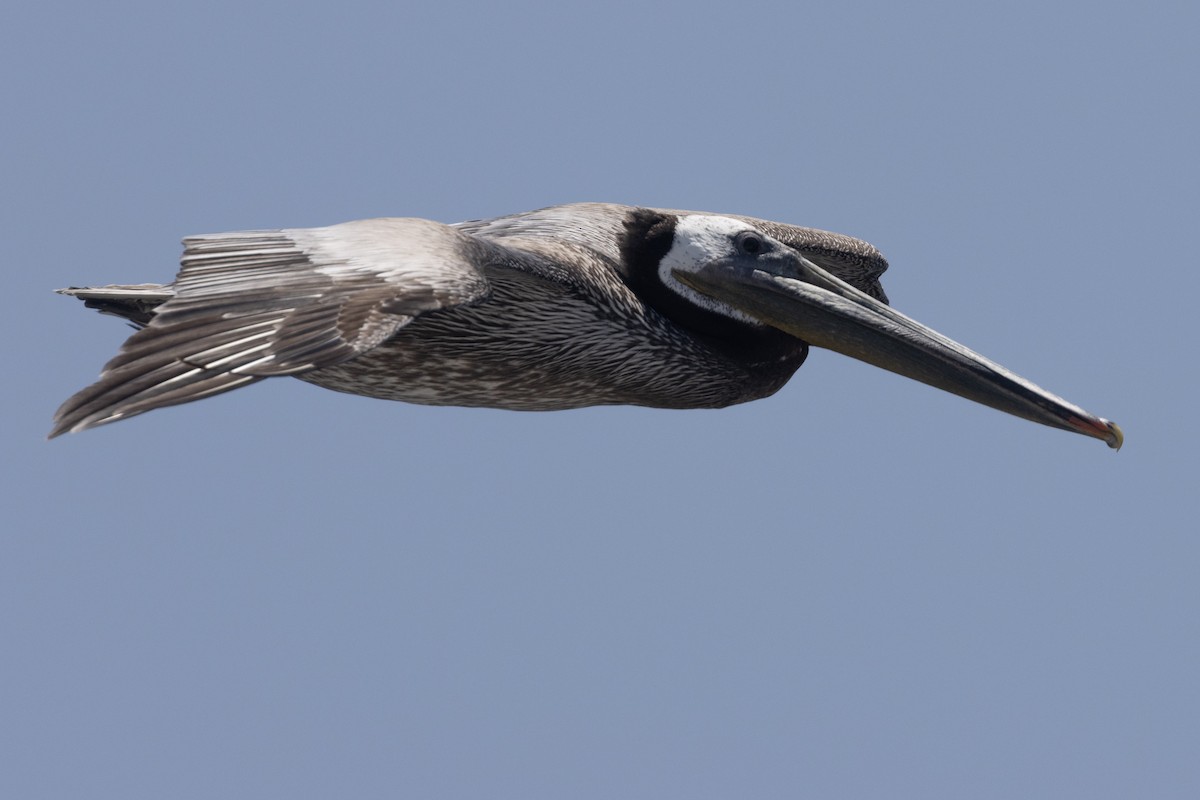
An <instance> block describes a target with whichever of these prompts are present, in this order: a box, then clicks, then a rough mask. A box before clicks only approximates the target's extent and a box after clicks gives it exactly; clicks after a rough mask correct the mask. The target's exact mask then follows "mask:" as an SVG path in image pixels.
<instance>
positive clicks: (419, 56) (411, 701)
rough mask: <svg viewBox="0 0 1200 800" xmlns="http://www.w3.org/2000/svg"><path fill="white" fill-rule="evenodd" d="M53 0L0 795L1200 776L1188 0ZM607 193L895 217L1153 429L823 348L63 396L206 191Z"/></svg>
mask: <svg viewBox="0 0 1200 800" xmlns="http://www.w3.org/2000/svg"><path fill="white" fill-rule="evenodd" d="M433 5H435V4H421V6H420V7H415V5H414V4H404V3H396V4H382V3H380V4H354V3H348V4H339V5H337V7H336V9H335V7H334V6H328V5H322V6H317V5H311V6H305V5H299V6H297V5H296V4H290V3H289V4H285V3H260V4H253V5H250V6H246V5H244V4H240V3H238V4H234V3H224V2H213V3H205V4H182V5H181V4H150V3H146V4H136V3H112V4H103V6H101V5H95V4H82V3H64V4H56V5H53V4H42V5H40V6H37V7H34V5H33V4H26V7H24V8H22V9H20V10H18V11H16V12H12V11H10V12H6V14H5V17H6V19H5V23H4V25H2V26H0V66H3V69H4V72H5V74H6V75H7V76H8V79H6V80H5V81H4V85H3V87H2V88H0V92H2V93H3V99H4V107H5V108H6V110H7V113H6V114H5V119H6V122H5V125H4V142H5V146H4V147H3V149H2V152H0V169H2V170H3V173H2V176H0V177H2V181H0V184H2V186H3V189H2V190H0V203H2V204H3V209H2V210H3V218H4V220H5V223H4V231H5V235H4V263H5V267H4V269H5V273H4V274H5V275H6V277H7V278H8V281H9V295H8V296H9V299H10V303H9V309H8V313H7V314H6V315H5V319H4V325H5V334H6V335H5V337H4V341H5V343H6V344H5V361H6V364H7V365H8V369H9V375H10V377H9V382H8V387H9V389H8V391H7V392H4V393H3V395H2V396H0V403H3V411H4V416H5V418H6V420H7V421H8V423H7V424H6V425H5V426H4V429H3V436H4V443H3V450H4V453H5V457H4V459H3V470H4V482H3V483H4V496H5V506H6V508H7V509H8V514H7V516H8V524H7V525H5V529H6V532H5V533H4V534H3V537H2V538H0V542H2V547H3V551H2V554H0V641H3V642H4V655H3V656H2V657H0V686H2V687H3V689H0V718H2V719H3V720H4V722H3V724H2V725H0V737H2V738H0V754H2V755H0V760H3V761H4V762H6V763H4V765H3V768H0V795H3V796H6V797H28V798H33V797H39V798H77V797H85V796H86V797H91V798H108V797H113V798H117V797H119V798H137V797H155V798H158V797H173V798H193V797H195V798H199V797H263V796H272V797H293V798H306V797H330V796H348V797H362V798H370V797H428V798H458V797H522V798H528V797H572V798H609V797H620V798H640V797H690V798H708V797H713V798H717V797H733V796H747V797H797V796H802V797H803V796H808V797H880V796H888V797H922V798H929V797H955V798H959V797H973V798H990V797H995V798H1011V797H1018V796H1019V797H1028V798H1038V797H1068V796H1072V797H1092V798H1104V797H1113V798H1128V797H1131V796H1144V797H1162V798H1167V797H1195V796H1197V794H1200V770H1198V768H1197V766H1196V763H1195V753H1196V747H1197V744H1198V743H1200V722H1198V720H1200V694H1198V692H1197V688H1196V687H1197V681H1196V675H1197V674H1198V673H1200V663H1198V662H1200V636H1198V634H1200V629H1198V628H1197V619H1200V589H1198V588H1197V587H1198V586H1200V582H1198V581H1197V571H1198V569H1200V544H1198V542H1197V535H1196V528H1197V519H1198V514H1197V511H1198V509H1197V505H1198V504H1197V498H1196V495H1197V492H1196V477H1197V475H1198V474H1200V469H1198V465H1197V460H1196V457H1195V455H1194V449H1193V448H1194V446H1193V445H1192V443H1191V442H1190V436H1191V431H1190V427H1189V424H1188V420H1189V419H1190V416H1191V414H1192V413H1193V412H1194V410H1195V408H1196V407H1197V400H1198V397H1197V394H1198V392H1197V370H1196V361H1195V354H1194V350H1195V344H1196V335H1195V332H1194V328H1195V311H1194V307H1193V306H1194V297H1195V292H1196V289H1197V284H1198V280H1197V277H1196V269H1195V265H1194V263H1193V262H1194V259H1195V255H1194V253H1195V245H1194V231H1195V226H1196V219H1197V209H1198V208H1200V203H1198V200H1200V197H1198V195H1200V175H1198V172H1200V170H1198V159H1197V157H1196V149H1195V143H1196V141H1197V135H1198V134H1200V131H1198V127H1200V126H1198V118H1200V117H1198V112H1197V109H1196V103H1195V98H1196V97H1197V90H1198V89H1200V87H1198V86H1197V77H1196V76H1198V75H1200V64H1198V63H1197V61H1198V59H1197V57H1196V48H1195V45H1194V40H1193V39H1194V37H1193V34H1194V32H1195V30H1196V29H1197V25H1198V24H1200V15H1198V13H1197V11H1196V10H1195V9H1193V8H1191V7H1187V6H1185V5H1184V4H1181V3H1180V4H1168V3H1162V4H1150V5H1143V6H1141V7H1139V8H1137V9H1134V8H1133V7H1132V6H1126V5H1116V4H1113V5H1106V4H1103V3H1101V4H1096V3H1087V4H1084V3H1073V2H1065V3H1057V4H1049V5H1047V4H1035V3H1017V4H1012V3H1009V4H939V3H916V4H903V5H897V4H883V3H880V4H873V3H837V4H827V5H828V7H827V8H824V9H820V8H811V7H804V6H805V4H783V3H779V4H769V3H741V4H720V5H717V4H711V5H705V4H696V3H689V4H685V3H662V4H646V3H630V4H594V5H589V6H587V7H580V8H575V7H570V6H567V5H565V4H550V3H523V4H522V3H518V4H512V5H510V6H507V7H503V8H502V7H499V6H493V5H491V4H487V5H483V4H480V5H478V6H471V5H465V6H459V7H453V8H451V7H449V5H446V7H444V8H433V7H432V6H433ZM575 200H607V201H615V202H627V203H638V204H645V205H657V206H668V207H684V208H697V209H705V210H711V211H727V212H734V213H743V214H749V215H755V216H760V217H765V218H769V219H778V220H782V221H787V222H793V223H796V224H802V225H810V226H815V227H821V228H827V229H830V230H835V231H839V232H843V233H848V234H852V235H856V236H859V237H861V238H864V239H867V240H868V241H870V242H872V243H873V244H875V245H877V246H878V247H880V248H881V249H882V250H883V251H884V253H885V254H886V255H887V256H888V258H889V259H890V261H891V264H892V269H891V271H890V272H889V273H888V274H887V276H886V277H885V280H884V285H885V287H886V288H887V291H888V294H889V295H890V297H891V299H892V302H893V304H894V305H895V306H896V307H897V308H899V309H900V310H902V311H904V312H905V313H907V314H909V315H911V316H913V317H915V318H917V319H919V320H921V321H922V322H924V323H926V324H929V325H931V326H933V327H934V328H936V329H938V330H940V331H942V332H943V333H946V334H947V335H949V336H952V337H953V338H955V339H958V340H959V341H962V342H964V343H965V344H967V345H968V346H971V347H973V348H975V349H977V350H979V351H980V352H982V353H984V354H985V355H988V356H989V357H992V358H994V359H996V360H998V361H1000V362H1001V363H1003V364H1005V365H1007V366H1009V367H1011V368H1012V369H1014V370H1016V371H1017V372H1019V373H1021V374H1023V375H1025V376H1027V377H1029V378H1030V379H1032V380H1034V381H1036V382H1038V383H1040V384H1042V385H1043V386H1045V387H1046V388H1048V389H1050V390H1051V391H1054V392H1057V393H1059V394H1062V395H1063V396H1065V397H1067V398H1068V399H1070V400H1071V401H1073V402H1076V403H1079V404H1080V405H1082V406H1083V407H1085V408H1087V409H1089V410H1091V411H1093V412H1095V413H1098V414H1100V415H1102V416H1106V417H1109V418H1111V419H1114V420H1116V421H1118V422H1119V423H1121V425H1122V426H1123V427H1124V429H1125V432H1126V435H1127V444H1126V447H1125V449H1124V450H1122V451H1121V452H1120V453H1119V454H1114V453H1112V452H1111V451H1109V450H1107V449H1106V448H1105V447H1104V445H1103V444H1101V443H1099V442H1096V441H1092V440H1088V439H1084V438H1083V437H1079V436H1072V435H1070V434H1067V433H1063V432H1060V431H1056V430H1051V429H1049V428H1044V427H1041V426H1037V425H1034V424H1031V423H1027V422H1023V421H1021V420H1017V419H1014V418H1010V417H1006V416H1004V415H1002V414H999V413H997V412H994V411H992V410H990V409H986V408H983V407H979V406H975V405H972V404H970V403H967V402H966V401H963V400H960V399H958V398H955V397H951V396H949V395H944V394H941V393H938V392H936V391H934V390H932V389H929V388H926V387H924V386H920V385H917V384H914V383H911V382H908V381H905V380H903V379H901V378H898V377H896V376H893V375H890V374H887V373H884V372H881V371H879V370H876V369H873V368H870V367H868V366H865V365H862V364H859V363H856V362H853V361H850V360H848V359H845V358H843V357H840V356H836V355H833V354H829V353H824V352H814V353H813V354H812V355H811V356H810V358H809V361H808V363H807V364H806V365H805V366H804V367H803V368H802V369H801V371H800V372H799V373H798V374H797V376H796V377H795V378H794V379H793V381H792V382H791V383H790V384H789V385H788V386H787V387H786V388H785V389H784V390H783V391H781V392H780V393H779V394H778V395H776V396H775V397H772V398H770V399H767V400H763V401H759V402H756V403H752V404H748V405H745V406H741V407H737V408H732V409H726V410H722V411H695V412H671V411H659V410H652V409H632V408H606V409H587V410H580V411H573V412H562V413H553V414H520V413H510V412H500V411H488V410H465V409H437V408H423V407H417V406H406V405H400V404H392V403H384V402H379V401H372V400H367V399H363V398H357V397H348V396H344V395H339V394H335V393H332V392H326V391H322V390H320V389H317V388H315V387H312V386H308V385H306V384H302V383H300V382H298V381H292V380H273V381H267V382H264V383H262V384H259V385H257V386H254V387H251V388H249V389H246V390H239V391H236V392H234V393H231V394H229V395H226V396H222V397H218V398H214V399H211V400H206V401H204V402H202V403H197V404H192V405H189V406H183V407H179V408H173V409H167V410H165V411H160V412H155V413H153V414H149V415H146V416H142V417H138V418H137V419H134V420H130V421H128V422H124V423H120V424H117V425H112V426H107V427H105V428H102V429H99V430H95V431H91V432H88V433H85V434H82V435H77V436H68V437H64V438H62V439H59V440H55V441H54V442H51V443H47V442H45V441H44V438H43V437H44V435H45V433H46V431H47V430H48V429H49V424H50V416H51V414H52V413H53V411H54V409H55V408H56V407H57V405H58V403H59V402H61V401H62V400H63V399H65V398H66V397H67V396H68V395H69V394H71V393H72V392H74V391H75V390H77V389H79V388H81V387H82V386H84V385H85V384H87V383H89V382H90V381H91V380H92V379H93V378H94V377H95V376H96V375H97V374H98V372H99V369H100V367H101V366H102V365H103V363H104V362H105V361H106V360H107V359H108V358H109V357H110V356H111V355H112V354H113V353H115V351H116V348H117V347H118V346H119V344H120V342H121V341H122V340H123V339H124V337H125V335H126V334H127V333H128V329H126V328H124V327H123V326H122V325H121V324H120V323H119V322H118V321H116V320H113V319H110V318H104V317H100V316H98V315H96V314H95V313H94V312H87V311H85V310H84V309H83V308H81V307H79V306H78V304H77V303H73V302H72V301H70V300H68V299H66V298H62V297H58V296H56V295H54V294H52V293H51V291H50V290H52V289H54V288H56V287H59V286H66V285H73V284H74V285H78V284H102V283H109V282H140V281H165V280H168V279H169V278H170V277H171V276H172V275H173V274H174V270H175V267H176V265H177V258H178V254H179V244H178V240H179V239H180V238H181V237H182V236H184V235H187V234H195V233H209V232H217V231H225V230H238V229H245V228H267V227H280V226H305V225H322V224H329V223H334V222H340V221H344V220H348V219H356V218H363V217H371V216H421V217H428V218H431V219H437V220H442V221H455V220H460V219H466V218H473V217H485V216H492V215H497V214H504V213H509V212H513V211H519V210H525V209H530V208H536V207H539V206H543V205H549V204H553V203H560V202H568V201H575Z"/></svg>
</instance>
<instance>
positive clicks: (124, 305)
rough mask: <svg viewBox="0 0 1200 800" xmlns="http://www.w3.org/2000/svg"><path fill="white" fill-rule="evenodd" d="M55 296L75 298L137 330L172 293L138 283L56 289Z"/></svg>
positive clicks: (168, 289) (147, 321) (148, 284)
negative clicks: (61, 295) (120, 319)
mask: <svg viewBox="0 0 1200 800" xmlns="http://www.w3.org/2000/svg"><path fill="white" fill-rule="evenodd" d="M58 293H59V294H65V295H69V296H71V297H78V298H79V299H80V300H82V301H83V304H84V305H85V306H87V307H88V308H94V309H96V310H97V311H99V312H100V313H101V314H111V315H112V316H114V317H121V318H122V319H126V320H129V321H130V322H132V323H133V324H134V325H135V326H136V327H138V328H144V327H146V326H147V325H149V324H150V320H151V319H152V318H153V317H154V309H156V308H158V307H159V306H160V305H162V304H163V303H165V302H167V301H168V300H170V299H171V298H172V297H173V296H174V295H175V292H174V291H172V290H171V287H169V286H163V285H161V284H158V283H139V284H135V285H133V286H85V287H79V286H72V287H70V288H67V289H59V290H58Z"/></svg>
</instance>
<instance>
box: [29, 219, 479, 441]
mask: <svg viewBox="0 0 1200 800" xmlns="http://www.w3.org/2000/svg"><path fill="white" fill-rule="evenodd" d="M500 252H501V249H500V248H499V247H498V246H497V245H494V244H490V243H487V242H485V241H481V240H479V239H476V238H475V237H472V236H469V235H467V234H464V233H460V232H458V231H455V230H454V229H452V228H450V227H448V226H446V225H442V224H439V223H436V222H431V221H429V220H421V219H373V220H361V221H358V222H347V223H344V224H342V225H333V226H330V227H327V228H304V229H291V230H280V231H249V232H244V233H227V234H216V235H210V236H196V237H192V238H188V239H185V240H184V254H183V259H182V267H181V269H180V272H179V276H178V277H177V278H176V281H175V284H174V296H172V297H171V298H170V299H169V300H167V301H166V302H165V303H163V304H162V305H161V306H159V307H158V308H157V309H156V311H155V314H154V317H153V318H152V319H151V320H150V322H149V324H148V325H147V326H146V327H145V328H143V329H142V330H140V331H138V332H137V333H135V334H133V335H132V336H130V337H129V339H128V340H127V341H126V342H125V344H124V345H123V346H122V347H121V351H120V352H119V353H118V354H117V356H116V357H115V358H113V359H112V360H111V361H109V362H108V364H106V365H105V367H104V371H103V373H101V375H100V380H99V381H97V382H96V383H95V384H93V385H92V386H89V387H88V388H86V389H84V390H83V391H81V392H78V393H77V394H75V395H74V396H72V397H71V398H70V399H69V400H67V401H66V402H65V403H63V405H62V407H61V408H59V410H58V413H57V414H56V415H55V425H54V429H53V431H52V432H51V434H50V435H51V437H53V436H57V435H59V434H61V433H66V432H68V431H80V430H84V429H86V428H91V427H94V426H96V425H102V424H104V423H106V422H114V421H116V420H118V419H124V418H126V417H130V416H133V415H135V414H141V413H143V412H145V411H150V410H151V409H155V408H161V407H163V406H168V405H175V404H177V403H186V402H189V401H191V400H198V399H200V398H201V397H207V396H209V395H213V394H217V393H219V392H225V391H228V390H230V389H234V388H236V387H238V386H243V385H245V384H248V383H252V382H254V381H258V380H261V379H263V378H266V377H270V376H274V375H294V374H297V373H300V372H305V371H307V370H311V369H317V368H319V367H326V366H329V365H331V364H337V363H339V362H341V361H345V360H347V359H350V358H354V357H355V356H357V355H359V354H360V353H363V352H366V351H367V350H370V349H371V348H372V347H375V346H376V345H378V344H380V343H381V342H383V341H385V340H386V339H387V338H389V337H390V336H391V335H392V334H394V333H395V332H396V331H397V330H398V329H399V328H400V327H402V326H403V325H405V324H406V323H408V322H409V321H410V320H412V319H413V317H415V316H417V315H418V314H421V313H422V312H426V311H431V310H434V309H438V308H446V307H449V306H456V305H464V304H470V303H475V302H479V301H480V300H482V299H484V298H486V297H487V296H488V294H489V292H490V287H489V285H488V282H487V280H486V279H485V278H484V276H483V267H484V266H485V265H486V264H488V263H491V262H492V261H495V260H498V259H499V258H500V256H499V255H498V254H499V253H500Z"/></svg>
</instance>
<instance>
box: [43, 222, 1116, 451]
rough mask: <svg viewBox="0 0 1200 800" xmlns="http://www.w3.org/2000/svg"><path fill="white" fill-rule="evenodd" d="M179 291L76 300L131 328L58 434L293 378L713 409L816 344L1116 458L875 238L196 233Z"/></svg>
mask: <svg viewBox="0 0 1200 800" xmlns="http://www.w3.org/2000/svg"><path fill="white" fill-rule="evenodd" d="M183 243H184V253H183V258H182V266H181V269H180V271H179V274H178V276H177V277H176V279H175V282H174V283H172V284H167V285H157V284H141V285H136V286H106V287H100V288H86V289H79V288H72V289H64V290H61V291H62V292H63V293H65V294H70V295H74V296H76V297H79V298H81V299H83V300H84V301H85V302H86V304H87V305H88V306H90V307H92V308H97V309H99V310H101V311H104V312H107V313H111V314H115V315H118V316H121V317H124V318H126V319H128V320H130V321H131V322H133V323H134V324H135V325H137V326H139V327H140V330H138V331H137V332H136V333H134V334H133V335H132V336H130V337H129V339H128V341H126V342H125V344H124V346H122V348H121V350H120V352H119V353H118V354H117V356H116V357H115V358H113V359H112V360H111V361H109V362H108V364H107V365H106V366H105V367H104V371H103V373H102V374H101V376H100V379H99V381H97V382H96V383H95V384H93V385H92V386H90V387H88V388H86V389H84V390H82V391H80V392H79V393H77V394H75V395H74V396H73V397H71V398H70V399H69V400H67V401H66V402H65V403H64V404H63V405H62V407H61V408H60V409H59V410H58V413H57V415H56V416H55V426H54V429H53V431H52V432H51V436H57V435H59V434H61V433H65V432H68V431H80V430H84V429H86V428H91V427H94V426H96V425H102V424H104V423H107V422H114V421H116V420H119V419H125V418H126V417H131V416H133V415H135V414H140V413H142V412H144V411H150V410H151V409H155V408H160V407H162V406H168V405H174V404H177V403H185V402H188V401H191V400H197V399H199V398H201V397H207V396H209V395H213V394H217V393H219V392H224V391H228V390H230V389H233V388H236V387H238V386H243V385H246V384H249V383H253V382H255V381H259V380H262V379H263V378H268V377H274V376H278V375H293V376H296V377H298V378H301V379H302V380H306V381H310V382H312V383H315V384H318V385H320V386H325V387H328V388H330V389H336V390H338V391H343V392H350V393H353V394H362V395H369V396H371V397H379V398H385V399H389V400H403V401H407V402H411V403H426V404H431V405H460V406H489V407H496V408H509V409H521V410H531V411H532V410H551V409H563V408H577V407H580V406H589V405H602V404H630V405H643V406H657V407H662V408H718V407H723V406H727V405H731V404H734V403H743V402H746V401H748V400H755V399H758V398H760V397H766V396H768V395H770V394H773V393H774V392H776V391H777V390H778V389H779V388H780V387H782V386H783V384H784V383H786V382H787V380H788V379H789V378H791V376H792V374H793V373H794V372H795V371H796V370H797V369H798V368H799V367H800V365H801V364H802V363H803V362H804V359H805V356H806V355H807V354H808V348H809V346H810V345H814V346H817V347H825V348H828V349H831V350H836V351H837V352H839V353H844V354H846V355H849V356H851V357H853V358H857V359H861V360H863V361H866V362H868V363H871V364H875V365H876V366H880V367H883V368H884V369H888V370H891V371H893V372H898V373H900V374H901V375H907V376H908V377H910V378H915V379H916V380H919V381H922V382H924V383H928V384H930V385H932V386H936V387H938V388H941V389H945V390H946V391H949V392H953V393H955V394H959V395H962V396H963V397H966V398H969V399H971V400H975V401H976V402H979V403H984V404H986V405H989V406H992V407H993V408H997V409H1000V410H1001V411H1006V412H1008V413H1010V414H1015V415H1017V416H1020V417H1024V418H1026V419H1029V420H1033V421H1035V422H1040V423H1043V424H1045V425H1051V426H1054V427H1057V428H1063V429H1065V430H1069V431H1075V432H1077V433H1082V434H1085V435H1087V436H1092V437H1094V438H1097V439H1102V440H1104V441H1105V442H1107V443H1108V444H1109V446H1111V447H1120V445H1121V441H1122V434H1121V429H1120V428H1118V427H1117V426H1116V425H1115V424H1114V423H1112V422H1109V421H1107V420H1104V419H1101V418H1099V417H1096V416H1093V415H1092V414H1089V413H1087V412H1086V411H1084V410H1083V409H1081V408H1079V407H1078V406H1074V405H1072V404H1070V403H1068V402H1066V401H1065V400H1063V399H1061V398H1059V397H1056V396H1054V395H1052V394H1050V393H1049V392H1046V391H1044V390H1043V389H1040V388H1039V387H1037V386H1035V385H1033V384H1032V383H1030V382H1029V381H1026V380H1025V379H1023V378H1021V377H1019V376H1017V375H1015V374H1014V373H1012V372H1010V371H1008V370H1007V369H1005V368H1004V367H1002V366H1000V365H999V364H996V363H994V362H992V361H989V360H987V359H986V358H984V357H982V356H980V355H978V354H976V353H974V352H972V351H971V350H968V349H967V348H965V347H963V346H962V345H960V344H958V343H957V342H954V341H951V340H950V339H947V338H946V337H944V336H942V335H941V334H939V333H936V332H935V331H933V330H931V329H929V328H927V327H925V326H924V325H921V324H920V323H918V322H915V321H914V320H912V319H910V318H908V317H906V316H904V315H903V314H901V313H899V312H898V311H894V310H893V309H892V308H890V307H889V306H888V305H887V298H886V296H885V295H884V293H883V289H882V287H881V286H880V284H879V276H880V274H881V273H882V272H883V271H884V270H885V269H886V268H887V262H886V261H885V260H884V258H883V256H882V255H880V253H879V251H877V250H876V249H875V248H874V247H872V246H871V245H869V244H867V243H866V242H863V241H860V240H858V239H854V238H851V237H849V236H843V235H840V234H836V233H828V232H826V231H819V230H814V229H811V228H801V227H796V226H793V225H785V224H781V223H778V222H768V221H765V220H759V219H753V218H750V217H742V216H732V215H714V214H707V213H700V212H694V211H669V210H659V209H649V208H638V207H632V206H621V205H612V204H604V203H580V204H573V205H564V206H554V207H551V208H544V209H540V210H538V211H531V212H526V213H522V214H514V215H512V216H507V217H499V218H496V219H490V220H476V221H471V222H463V223H459V224H457V225H443V224H440V223H437V222H431V221H429V220H423V219H371V220H362V221H358V222H347V223H343V224H340V225H333V226H330V227H325V228H307V229H284V230H273V231H248V232H240V233H225V234H215V235H207V236H195V237H190V238H187V239H184V242H183Z"/></svg>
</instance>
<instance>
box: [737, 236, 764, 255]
mask: <svg viewBox="0 0 1200 800" xmlns="http://www.w3.org/2000/svg"><path fill="white" fill-rule="evenodd" d="M736 241H737V246H738V249H739V250H741V251H742V252H743V253H745V254H746V255H750V256H756V255H758V254H759V253H761V252H762V251H763V250H765V249H766V243H765V242H763V239H762V237H761V236H759V235H758V234H757V233H754V232H753V231H746V232H744V233H739V234H738V235H737V239H736Z"/></svg>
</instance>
